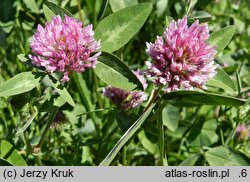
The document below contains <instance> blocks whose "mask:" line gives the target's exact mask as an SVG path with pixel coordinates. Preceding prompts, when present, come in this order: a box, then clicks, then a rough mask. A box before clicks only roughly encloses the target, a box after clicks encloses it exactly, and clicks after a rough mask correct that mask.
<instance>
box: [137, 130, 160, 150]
mask: <svg viewBox="0 0 250 182" xmlns="http://www.w3.org/2000/svg"><path fill="white" fill-rule="evenodd" d="M138 137H139V140H140V142H141V144H142V146H143V147H144V148H145V149H146V150H148V151H149V152H150V153H151V154H156V153H158V152H159V149H158V146H157V144H156V143H152V142H151V141H150V140H149V139H148V138H147V136H146V134H145V131H143V130H142V131H141V132H140V133H139V134H138Z"/></svg>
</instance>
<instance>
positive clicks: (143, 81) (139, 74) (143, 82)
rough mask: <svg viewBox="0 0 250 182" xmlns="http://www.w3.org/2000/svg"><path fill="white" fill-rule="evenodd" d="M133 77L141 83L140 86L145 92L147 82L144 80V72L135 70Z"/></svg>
mask: <svg viewBox="0 0 250 182" xmlns="http://www.w3.org/2000/svg"><path fill="white" fill-rule="evenodd" d="M133 72H134V74H135V76H136V77H137V78H138V79H139V80H140V82H141V83H142V86H143V89H144V90H145V89H146V88H147V86H148V84H147V80H146V79H145V76H144V72H143V71H142V70H139V69H138V70H136V71H133Z"/></svg>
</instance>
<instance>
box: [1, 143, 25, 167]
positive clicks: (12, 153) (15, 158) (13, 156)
mask: <svg viewBox="0 0 250 182" xmlns="http://www.w3.org/2000/svg"><path fill="white" fill-rule="evenodd" d="M0 156H1V158H3V159H5V160H6V161H8V162H9V163H10V164H12V165H15V166H27V164H26V162H25V160H24V159H23V158H22V156H20V155H19V154H18V153H17V151H16V150H15V148H14V146H13V145H12V144H10V143H9V142H8V141H6V140H2V142H1V155H0Z"/></svg>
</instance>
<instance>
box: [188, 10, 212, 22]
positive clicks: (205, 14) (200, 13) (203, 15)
mask: <svg viewBox="0 0 250 182" xmlns="http://www.w3.org/2000/svg"><path fill="white" fill-rule="evenodd" d="M190 18H191V19H199V20H201V21H207V20H209V19H211V18H212V15H210V14H209V13H208V12H205V11H197V12H195V13H193V14H192V16H191V17H190Z"/></svg>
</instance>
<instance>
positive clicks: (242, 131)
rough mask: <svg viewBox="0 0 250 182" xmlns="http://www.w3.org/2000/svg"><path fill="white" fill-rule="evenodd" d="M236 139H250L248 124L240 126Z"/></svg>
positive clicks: (237, 129)
mask: <svg viewBox="0 0 250 182" xmlns="http://www.w3.org/2000/svg"><path fill="white" fill-rule="evenodd" d="M236 137H237V139H238V140H240V141H243V140H247V139H248V138H249V137H250V128H249V126H248V125H246V124H238V126H237V128H236Z"/></svg>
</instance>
